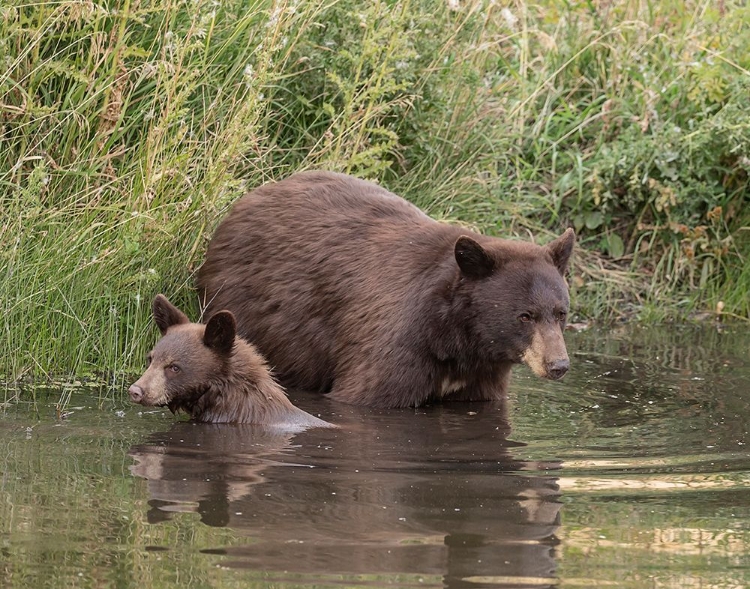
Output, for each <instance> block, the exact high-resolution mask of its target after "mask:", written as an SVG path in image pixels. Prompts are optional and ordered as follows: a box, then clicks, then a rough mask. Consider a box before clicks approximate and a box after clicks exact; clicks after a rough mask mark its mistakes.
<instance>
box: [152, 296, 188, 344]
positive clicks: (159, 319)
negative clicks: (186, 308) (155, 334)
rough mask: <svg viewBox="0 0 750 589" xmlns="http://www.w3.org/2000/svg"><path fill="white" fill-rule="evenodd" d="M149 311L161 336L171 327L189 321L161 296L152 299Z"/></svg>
mask: <svg viewBox="0 0 750 589" xmlns="http://www.w3.org/2000/svg"><path fill="white" fill-rule="evenodd" d="M151 310H152V311H153V314H154V322H155V323H156V326H157V327H158V328H159V331H161V334H162V335H164V334H165V333H167V329H169V328H170V327H172V326H173V325H180V324H182V323H190V319H188V318H187V315H185V313H183V312H182V311H180V310H179V309H178V308H177V307H175V306H174V305H173V304H172V303H170V302H169V299H167V297H165V296H164V295H163V294H158V295H156V296H155V297H154V302H153V303H152V304H151Z"/></svg>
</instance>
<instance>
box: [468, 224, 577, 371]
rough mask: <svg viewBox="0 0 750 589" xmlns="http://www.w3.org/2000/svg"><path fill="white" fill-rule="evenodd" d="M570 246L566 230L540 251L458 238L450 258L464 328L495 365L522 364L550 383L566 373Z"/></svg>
mask: <svg viewBox="0 0 750 589" xmlns="http://www.w3.org/2000/svg"><path fill="white" fill-rule="evenodd" d="M574 244H575V233H574V232H573V230H572V229H568V230H566V231H565V232H564V233H563V234H562V235H560V236H559V237H557V238H556V239H554V240H553V241H552V242H550V243H548V244H547V245H545V246H538V245H535V244H532V243H527V242H509V241H505V240H503V241H502V242H500V241H498V242H494V243H492V242H483V243H482V244H480V243H479V242H478V241H476V240H474V239H472V238H471V237H468V236H462V237H459V238H458V240H457V241H456V243H455V248H454V250H455V251H454V253H455V258H456V262H457V264H458V266H459V268H460V273H461V280H460V286H459V291H462V292H463V297H464V301H465V302H464V304H465V308H466V309H468V313H467V323H468V324H469V325H470V329H471V330H472V331H473V334H474V337H475V338H476V340H475V341H476V342H477V344H478V346H479V348H480V349H482V350H484V352H485V353H487V354H488V355H489V356H491V357H492V358H493V359H494V360H495V361H500V362H502V361H509V362H513V363H523V364H526V365H527V366H528V367H529V368H530V369H531V370H532V371H533V372H534V374H536V375H537V376H540V377H543V378H549V379H553V380H557V379H560V378H562V377H563V376H564V375H565V373H566V372H567V371H568V368H569V367H570V360H569V358H568V353H567V350H566V347H565V341H564V340H563V331H564V330H565V325H566V322H567V316H568V310H569V306H570V299H569V295H568V286H567V284H566V282H565V279H564V276H565V273H566V271H567V268H568V262H569V260H570V257H571V254H572V252H573V246H574Z"/></svg>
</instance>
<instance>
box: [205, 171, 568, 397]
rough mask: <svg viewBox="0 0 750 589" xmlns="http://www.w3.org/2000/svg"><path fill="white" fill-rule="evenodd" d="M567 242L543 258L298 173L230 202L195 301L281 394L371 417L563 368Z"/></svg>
mask: <svg viewBox="0 0 750 589" xmlns="http://www.w3.org/2000/svg"><path fill="white" fill-rule="evenodd" d="M574 242H575V235H574V233H573V231H572V229H568V230H567V231H565V233H563V234H562V235H561V236H560V237H558V238H557V239H555V240H553V241H552V242H550V243H549V244H547V245H545V246H539V245H536V244H533V243H528V242H522V241H511V240H505V239H500V238H496V237H488V236H484V235H481V234H478V233H475V232H472V231H470V230H468V229H465V228H463V227H457V226H454V225H449V224H446V223H440V222H437V221H435V220H433V219H431V218H430V217H428V216H427V215H426V214H424V213H423V212H422V211H421V210H419V209H418V208H417V207H415V206H414V205H412V204H410V203H409V202H407V201H406V200H404V199H402V198H401V197H399V196H396V195H395V194H393V193H391V192H388V191H387V190H385V189H384V188H382V187H380V186H378V185H376V184H373V183H370V182H366V181H363V180H359V179H357V178H353V177H351V176H347V175H344V174H336V173H332V172H302V173H298V174H295V175H293V176H291V177H289V178H287V179H285V180H283V181H281V182H277V183H271V184H266V185H263V186H261V187H259V188H257V189H256V190H254V191H252V192H250V193H249V194H247V195H245V196H244V197H242V198H240V199H239V200H238V201H237V202H236V203H235V205H234V206H233V208H232V209H231V211H230V212H229V214H228V215H227V216H226V218H225V219H224V220H223V221H222V222H221V223H220V224H219V226H218V228H217V229H216V232H215V234H214V236H213V238H212V240H211V242H210V244H209V247H208V251H207V254H206V260H205V262H204V264H203V265H202V267H201V268H200V269H199V271H198V292H199V295H200V297H201V300H202V303H203V305H204V306H205V313H204V317H205V318H206V319H207V318H210V316H211V315H212V313H214V312H215V311H218V310H220V309H228V310H230V311H231V312H232V313H233V314H234V316H235V318H236V320H237V331H238V334H239V335H241V336H242V337H244V338H246V339H247V340H249V341H251V342H252V343H253V344H255V345H256V346H257V347H258V348H259V350H260V351H261V353H262V354H264V355H265V356H266V357H267V358H268V361H269V363H270V365H271V366H272V368H273V370H274V373H275V375H276V376H277V378H279V380H280V381H281V382H282V383H283V384H284V385H285V386H287V387H294V388H301V389H306V390H313V391H319V392H321V393H328V394H329V396H330V397H332V398H334V399H337V400H340V401H345V402H348V403H355V404H360V405H370V406H374V407H409V406H419V405H422V404H424V403H426V402H429V401H433V400H437V399H457V400H458V399H460V400H492V399H499V398H501V397H503V396H504V395H505V394H506V392H507V387H508V384H509V379H510V370H511V366H512V365H513V364H515V363H525V364H527V365H528V366H529V367H530V368H531V369H532V371H533V372H534V373H535V374H537V375H538V376H541V377H546V378H552V379H558V378H561V377H562V376H563V375H564V374H565V372H566V371H567V369H568V367H569V359H568V355H567V351H566V348H565V342H564V340H563V331H564V328H565V322H566V316H567V313H568V307H569V298H568V288H567V285H566V283H565V280H564V274H565V271H566V269H567V266H568V261H569V259H570V255H571V253H572V250H573V245H574Z"/></svg>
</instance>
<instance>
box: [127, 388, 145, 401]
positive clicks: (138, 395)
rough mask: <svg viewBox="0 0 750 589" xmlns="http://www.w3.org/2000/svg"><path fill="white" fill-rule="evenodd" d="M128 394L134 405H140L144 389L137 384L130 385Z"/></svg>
mask: <svg viewBox="0 0 750 589" xmlns="http://www.w3.org/2000/svg"><path fill="white" fill-rule="evenodd" d="M128 394H129V395H130V400H131V401H133V403H140V402H141V400H142V399H143V389H142V388H141V387H139V386H138V385H137V384H133V385H130V388H129V389H128Z"/></svg>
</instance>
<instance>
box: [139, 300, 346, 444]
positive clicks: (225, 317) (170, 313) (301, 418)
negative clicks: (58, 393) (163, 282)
mask: <svg viewBox="0 0 750 589" xmlns="http://www.w3.org/2000/svg"><path fill="white" fill-rule="evenodd" d="M153 313H154V320H155V322H156V325H157V326H158V327H159V330H160V331H161V334H162V338H161V339H160V340H159V341H158V342H157V343H156V346H155V347H154V349H153V350H151V352H150V353H149V355H148V368H147V369H146V372H145V373H144V374H143V376H141V377H140V378H139V379H138V381H137V382H136V383H135V384H133V385H132V386H131V387H130V389H129V393H130V398H131V400H132V401H133V402H134V403H140V404H141V405H146V406H154V405H155V406H163V405H166V406H167V407H169V409H170V410H171V411H172V412H173V413H177V412H178V411H180V410H182V411H185V412H186V413H187V414H188V415H190V417H191V418H192V419H194V420H195V421H200V422H210V423H252V424H259V425H265V426H273V427H280V428H283V429H285V430H301V429H306V428H309V427H332V426H331V425H330V424H328V423H326V422H325V421H322V420H320V419H318V418H316V417H313V416H312V415H310V414H308V413H306V412H304V411H302V410H301V409H298V408H297V407H295V406H294V405H292V403H291V402H290V401H289V399H288V398H287V396H286V394H285V393H284V390H283V389H282V388H281V387H280V386H279V385H278V384H277V383H276V382H275V381H274V379H273V377H272V376H271V373H270V372H269V369H268V366H267V365H266V362H265V360H264V359H263V357H262V356H261V355H260V354H259V353H258V352H257V351H256V349H255V348H254V347H253V346H252V345H250V344H248V343H247V342H246V341H244V340H243V339H241V338H239V337H236V325H235V319H234V316H233V315H232V313H231V312H229V311H219V312H218V313H215V314H214V315H213V317H211V320H210V321H209V322H208V323H207V324H206V325H201V324H199V323H191V322H190V320H189V319H188V318H187V316H186V315H185V314H184V313H183V312H182V311H180V310H179V309H178V308H177V307H175V306H174V305H172V304H171V303H170V302H169V301H168V300H167V298H166V297H165V296H163V295H157V296H156V298H155V299H154V302H153Z"/></svg>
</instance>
